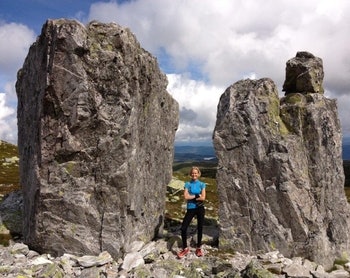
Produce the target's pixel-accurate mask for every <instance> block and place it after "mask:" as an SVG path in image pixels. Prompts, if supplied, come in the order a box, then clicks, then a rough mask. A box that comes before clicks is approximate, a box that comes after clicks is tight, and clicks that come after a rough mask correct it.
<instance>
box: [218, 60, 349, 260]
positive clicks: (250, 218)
mask: <svg viewBox="0 0 350 278" xmlns="http://www.w3.org/2000/svg"><path fill="white" fill-rule="evenodd" d="M315 59H316V62H317V61H319V60H320V59H319V58H315ZM308 60H309V62H310V64H312V65H315V63H316V62H315V61H314V60H313V58H308ZM294 62H295V59H294ZM294 62H293V63H294ZM305 63H306V61H305V59H303V60H302V61H301V63H300V64H299V66H300V68H305ZM294 67H295V68H298V65H294ZM316 71H318V72H323V69H321V68H317V69H316ZM286 76H287V77H288V76H290V74H289V72H288V67H287V72H286ZM294 81H295V79H294ZM288 82H289V81H288ZM288 82H287V81H286V82H285V83H288ZM295 82H297V81H295ZM315 82H316V81H314V80H309V82H306V83H308V84H314V83H315ZM317 82H319V81H317ZM289 83H290V84H291V83H292V81H290V82H289ZM291 86H292V85H291ZM294 86H296V85H295V84H294ZM297 87H298V86H297ZM309 88H311V87H307V89H305V90H303V89H302V88H299V89H298V91H299V92H298V93H291V92H288V93H287V94H286V96H285V97H283V98H282V99H279V96H278V91H277V88H276V86H275V84H274V82H273V81H272V80H271V79H267V78H264V79H260V80H249V79H248V80H241V81H238V82H237V83H235V84H233V85H232V86H230V87H229V88H227V90H226V91H225V92H224V94H223V95H222V96H221V99H220V102H219V105H218V111H217V121H216V126H215V130H214V134H213V139H214V147H215V150H216V153H217V156H218V160H219V166H218V173H217V183H218V192H219V199H220V204H219V221H220V246H221V247H222V248H231V249H234V250H238V251H242V252H244V251H246V252H257V251H269V250H275V249H278V250H280V251H281V252H282V253H283V254H284V255H285V256H288V257H291V256H302V257H305V258H310V259H311V260H313V261H315V262H318V263H322V264H324V265H326V266H330V265H331V264H332V263H333V260H334V259H335V258H336V257H338V256H342V255H344V254H348V253H349V250H350V248H349V247H350V237H349V230H350V208H349V204H348V202H347V200H346V196H345V193H344V173H343V167H342V157H341V142H342V138H341V129H340V122H339V119H338V114H337V105H336V101H335V100H331V99H327V98H326V97H325V96H324V95H323V94H319V93H316V92H315V91H314V90H312V89H311V91H309ZM319 92H323V89H322V90H321V89H319Z"/></svg>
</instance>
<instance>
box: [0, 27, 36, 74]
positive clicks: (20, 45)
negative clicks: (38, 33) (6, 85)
mask: <svg viewBox="0 0 350 278" xmlns="http://www.w3.org/2000/svg"><path fill="white" fill-rule="evenodd" d="M34 40H35V34H34V32H33V31H32V30H30V29H29V28H28V27H27V26H25V25H22V24H16V23H9V24H0V75H5V76H9V77H11V78H13V77H16V73H17V71H18V70H19V69H20V68H21V67H22V64H23V61H24V57H25V56H26V55H27V53H28V49H29V46H30V45H31V44H32V43H33V42H34Z"/></svg>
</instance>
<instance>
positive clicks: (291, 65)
mask: <svg viewBox="0 0 350 278" xmlns="http://www.w3.org/2000/svg"><path fill="white" fill-rule="evenodd" d="M323 77H324V73H323V62H322V59H320V58H318V57H315V56H314V55H313V54H311V53H309V52H306V51H301V52H298V53H297V55H296V56H295V57H294V58H292V59H290V60H289V61H287V65H286V80H285V81H284V84H283V91H285V92H286V94H290V93H304V94H307V93H320V94H322V93H323V92H324V89H323V85H322V84H323Z"/></svg>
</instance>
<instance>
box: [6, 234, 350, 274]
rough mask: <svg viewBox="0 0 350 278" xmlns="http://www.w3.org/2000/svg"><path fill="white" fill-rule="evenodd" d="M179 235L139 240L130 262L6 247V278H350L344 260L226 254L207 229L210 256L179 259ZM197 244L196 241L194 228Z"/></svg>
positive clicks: (349, 266) (15, 243) (132, 248)
mask: <svg viewBox="0 0 350 278" xmlns="http://www.w3.org/2000/svg"><path fill="white" fill-rule="evenodd" d="M178 234H179V233H178V231H174V232H166V233H165V235H164V237H163V238H160V239H157V240H155V241H152V242H150V243H148V244H144V243H143V242H133V244H132V245H131V246H130V247H129V249H128V250H127V253H126V255H125V256H124V258H120V259H118V260H114V259H113V258H112V257H111V256H110V254H109V253H108V252H102V253H101V254H99V255H98V256H89V255H85V256H74V255H72V254H64V255H63V256H60V257H53V256H50V255H49V254H39V253H37V252H35V251H33V250H29V248H28V246H27V245H25V244H23V243H21V242H20V241H18V240H17V241H10V244H9V246H7V247H5V246H0V277H9V278H11V277H13V278H15V277H16V278H19V277H21V278H25V277H57V278H58V277H84V278H89V277H94V278H95V277H155V278H162V277H164V278H166V277H176V278H180V277H188V278H190V277H191V278H192V277H254V278H258V277H286V278H287V277H310V278H311V277H316V278H322V277H330V278H333V277H334V278H336V277H350V274H349V272H350V262H348V261H347V260H343V261H339V262H338V263H339V264H335V265H334V267H333V269H332V270H331V271H328V272H326V271H325V269H324V268H323V267H322V266H321V265H317V264H316V263H313V262H311V261H309V260H307V259H303V258H299V257H298V258H285V257H284V256H283V255H282V254H280V253H279V252H278V251H275V252H270V253H266V254H257V255H249V254H241V253H224V252H221V251H220V249H218V248H217V247H215V246H213V245H212V244H210V241H211V235H208V230H206V233H205V237H204V242H205V244H204V245H203V251H204V256H203V257H197V256H196V255H195V253H194V250H195V249H194V248H193V247H192V248H191V251H192V252H191V253H190V254H188V255H187V257H185V258H183V259H178V258H177V256H176V252H177V251H178V250H179V243H180V237H179V235H178ZM191 234H192V236H191V237H190V239H189V240H190V241H191V244H192V246H193V243H194V242H195V229H194V228H193V227H192V230H191Z"/></svg>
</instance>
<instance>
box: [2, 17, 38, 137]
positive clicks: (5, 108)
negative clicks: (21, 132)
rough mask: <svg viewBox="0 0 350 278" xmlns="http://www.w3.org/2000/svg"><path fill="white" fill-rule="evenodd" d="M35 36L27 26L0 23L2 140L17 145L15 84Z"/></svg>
mask: <svg viewBox="0 0 350 278" xmlns="http://www.w3.org/2000/svg"><path fill="white" fill-rule="evenodd" d="M34 40H35V34H34V32H33V31H32V30H30V29H29V28H28V27H27V26H24V25H22V24H16V23H9V24H4V23H1V22H0V92H1V93H0V139H2V140H5V141H8V142H11V143H14V144H16V143H17V115H16V106H17V97H16V91H15V82H16V78H17V71H18V70H19V69H20V68H21V67H22V64H23V61H24V58H25V57H26V55H27V53H28V49H29V46H30V45H31V44H32V43H33V42H34Z"/></svg>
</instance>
